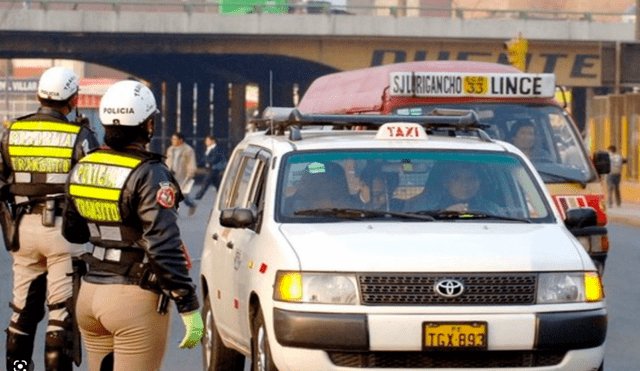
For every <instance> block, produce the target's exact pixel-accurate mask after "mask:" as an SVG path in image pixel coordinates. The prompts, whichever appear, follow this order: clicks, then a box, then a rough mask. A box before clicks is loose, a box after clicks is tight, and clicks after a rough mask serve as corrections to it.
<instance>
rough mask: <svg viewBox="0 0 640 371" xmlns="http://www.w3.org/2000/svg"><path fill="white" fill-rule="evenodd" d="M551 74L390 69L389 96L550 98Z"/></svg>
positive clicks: (553, 86)
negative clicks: (397, 70)
mask: <svg viewBox="0 0 640 371" xmlns="http://www.w3.org/2000/svg"><path fill="white" fill-rule="evenodd" d="M555 89H556V76H555V75H554V74H552V73H539V74H535V73H457V72H391V73H390V74H389V90H390V95H392V96H398V97H419V98H426V97H485V98H551V97H554V96H555Z"/></svg>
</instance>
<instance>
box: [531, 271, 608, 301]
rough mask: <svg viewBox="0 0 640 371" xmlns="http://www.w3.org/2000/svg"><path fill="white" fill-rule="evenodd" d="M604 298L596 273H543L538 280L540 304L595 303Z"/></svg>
mask: <svg viewBox="0 0 640 371" xmlns="http://www.w3.org/2000/svg"><path fill="white" fill-rule="evenodd" d="M603 298H604V293H603V290H602V283H601V281H600V277H599V276H598V274H597V273H595V272H559V273H542V274H540V277H539V278H538V298H537V299H538V300H537V302H538V303H539V304H557V303H582V302H595V301H601V300H602V299H603Z"/></svg>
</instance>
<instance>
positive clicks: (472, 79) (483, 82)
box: [464, 76, 489, 94]
mask: <svg viewBox="0 0 640 371" xmlns="http://www.w3.org/2000/svg"><path fill="white" fill-rule="evenodd" d="M488 89H489V79H487V78H486V77H484V76H466V77H465V78H464V91H465V92H466V93H467V94H486V93H487V90H488Z"/></svg>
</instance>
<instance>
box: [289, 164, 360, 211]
mask: <svg viewBox="0 0 640 371" xmlns="http://www.w3.org/2000/svg"><path fill="white" fill-rule="evenodd" d="M356 205H357V203H356V202H355V200H354V198H353V197H352V196H351V194H350V193H349V187H348V185H347V178H346V176H345V172H344V169H343V168H342V166H340V165H338V164H336V163H334V162H323V163H320V162H312V163H310V164H308V165H307V166H306V167H305V169H304V172H303V173H302V176H301V177H300V180H299V181H298V183H297V184H296V191H295V193H294V194H293V195H292V196H291V197H288V198H287V199H286V200H285V213H286V214H289V215H292V214H295V213H296V212H298V211H302V210H315V209H326V208H348V207H356Z"/></svg>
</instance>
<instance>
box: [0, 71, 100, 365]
mask: <svg viewBox="0 0 640 371" xmlns="http://www.w3.org/2000/svg"><path fill="white" fill-rule="evenodd" d="M37 97H38V100H39V101H40V104H41V107H40V108H39V109H38V111H37V112H36V113H34V114H31V115H28V116H24V117H21V118H19V119H17V120H16V121H15V122H13V123H11V124H10V126H9V127H8V128H7V129H6V130H5V131H4V132H3V135H2V139H1V140H0V153H1V156H2V161H1V163H0V198H1V199H2V200H3V201H10V202H11V204H12V206H13V207H12V210H13V212H11V213H10V215H9V217H8V218H3V220H4V221H6V220H7V219H12V221H11V222H10V223H3V233H4V235H5V244H6V245H7V248H8V249H9V250H10V251H11V255H12V257H13V272H14V277H13V302H12V303H11V307H12V308H13V314H12V316H11V323H10V325H9V327H8V328H7V330H6V332H7V342H6V360H7V370H14V369H31V368H32V367H33V361H32V358H31V357H32V353H33V342H34V337H35V334H36V327H37V325H38V322H40V321H41V320H42V319H43V318H44V314H45V311H44V304H45V298H46V300H47V304H48V307H49V323H48V326H47V334H46V339H45V369H46V370H71V369H72V354H71V351H72V348H73V346H72V345H73V344H72V342H73V336H72V322H73V320H72V313H71V310H72V307H73V306H72V302H71V300H72V277H71V273H72V258H73V257H78V256H80V255H81V254H82V253H84V252H85V249H84V246H82V245H76V244H71V243H69V242H67V241H66V240H65V239H64V238H63V237H62V235H61V234H60V227H61V224H62V219H61V218H59V216H60V215H61V214H62V212H61V210H62V206H63V205H62V204H63V202H64V187H65V182H66V180H67V176H68V172H69V170H70V169H71V167H72V166H73V165H74V164H75V163H76V162H78V160H79V159H80V158H81V157H83V156H84V155H85V154H86V153H87V152H89V151H90V150H92V149H94V148H96V147H97V146H98V142H97V140H96V139H95V137H94V135H93V133H92V132H91V130H90V129H88V128H87V127H86V126H83V125H79V124H75V123H73V122H69V121H68V120H67V117H66V116H67V115H68V114H69V113H70V112H71V111H72V110H73V108H74V107H75V106H76V103H77V100H78V77H77V76H76V74H75V73H74V72H73V71H72V70H70V69H68V68H63V67H52V68H50V69H48V70H46V71H45V72H44V73H43V74H42V76H41V78H40V81H39V84H38V92H37ZM3 205H4V204H3ZM3 210H4V211H5V212H8V209H6V208H4V209H3ZM5 216H6V215H5ZM12 237H13V238H12ZM78 262H81V261H80V260H78ZM76 349H79V348H76ZM76 362H77V363H79V361H78V360H76Z"/></svg>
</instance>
